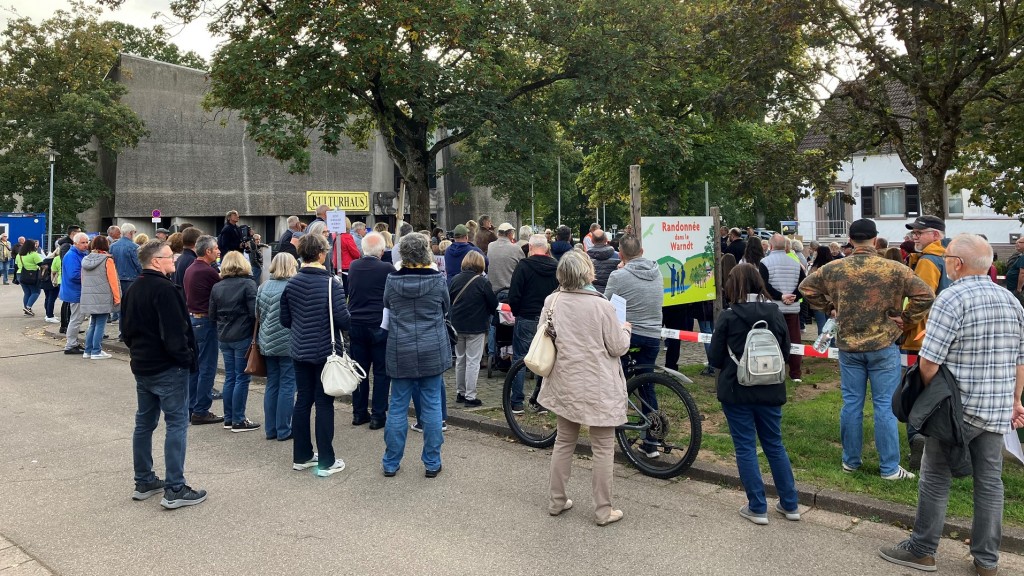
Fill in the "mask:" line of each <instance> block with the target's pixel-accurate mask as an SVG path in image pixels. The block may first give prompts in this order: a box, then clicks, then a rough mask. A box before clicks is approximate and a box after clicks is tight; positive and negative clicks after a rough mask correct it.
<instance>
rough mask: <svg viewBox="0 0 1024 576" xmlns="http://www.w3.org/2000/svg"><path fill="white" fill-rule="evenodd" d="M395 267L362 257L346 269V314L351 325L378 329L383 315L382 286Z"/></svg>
mask: <svg viewBox="0 0 1024 576" xmlns="http://www.w3.org/2000/svg"><path fill="white" fill-rule="evenodd" d="M394 271H395V267H394V266H392V265H391V264H388V263H387V262H382V261H381V259H380V258H374V257H373V256H363V257H362V258H360V259H359V260H356V261H354V262H352V266H350V267H349V269H348V312H349V314H350V315H351V316H352V323H353V324H359V325H365V326H372V327H373V328H378V327H380V323H381V321H382V320H383V315H384V285H385V284H387V281H388V275H389V274H391V273H392V272H394Z"/></svg>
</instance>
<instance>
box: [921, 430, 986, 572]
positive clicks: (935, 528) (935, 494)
mask: <svg viewBox="0 0 1024 576" xmlns="http://www.w3.org/2000/svg"><path fill="white" fill-rule="evenodd" d="M963 430H964V442H965V443H966V444H967V449H968V451H969V452H970V455H971V464H972V467H973V468H974V518H973V520H972V523H971V555H973V556H974V559H975V560H977V561H978V564H979V565H981V566H983V567H985V568H995V566H996V564H998V563H999V541H1000V539H1001V538H1002V535H1003V496H1004V494H1003V477H1002V470H1003V437H1002V435H1001V434H995V433H993V432H986V431H984V430H982V429H981V428H975V427H974V426H971V425H970V424H967V423H964V425H963ZM950 477H951V475H950V471H949V462H947V461H946V456H945V454H944V453H943V451H942V447H941V445H940V444H939V442H938V441H937V440H934V439H932V438H928V439H926V440H925V445H924V458H923V459H922V460H921V480H920V482H919V483H918V485H917V494H918V496H917V518H916V519H915V520H914V531H913V532H912V533H911V535H910V548H911V550H913V551H914V553H915V554H917V555H919V556H920V555H928V556H931V555H934V554H935V551H936V550H937V549H938V547H939V539H940V538H942V526H943V524H945V522H946V506H947V505H948V503H949V485H950Z"/></svg>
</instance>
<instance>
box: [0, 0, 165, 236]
mask: <svg viewBox="0 0 1024 576" xmlns="http://www.w3.org/2000/svg"><path fill="white" fill-rule="evenodd" d="M98 14H99V10H98V9H96V8H89V7H85V6H84V5H82V4H75V5H74V8H73V10H72V11H71V12H66V11H62V10H59V11H57V12H55V13H54V15H53V16H52V17H51V18H48V19H46V20H44V21H42V22H41V23H40V24H38V25H37V24H33V23H32V22H31V21H30V20H29V19H27V18H16V19H13V20H11V21H9V22H8V24H7V27H6V28H5V29H4V30H3V32H2V33H0V207H2V209H5V210H12V209H14V208H15V207H16V206H17V205H18V203H19V201H20V203H21V206H22V208H23V209H24V210H26V211H33V212H45V211H46V210H47V209H48V204H49V183H50V180H49V178H50V173H49V166H48V160H47V158H46V157H45V156H44V154H43V153H44V152H45V151H46V150H47V149H51V148H52V149H53V150H56V151H57V152H58V153H59V154H60V157H59V158H58V160H57V162H56V165H55V176H54V214H53V215H52V220H53V224H54V228H55V229H59V228H60V227H63V226H65V225H66V224H70V223H74V222H78V217H77V214H79V213H80V212H82V211H84V210H85V209H87V208H90V207H92V206H94V205H95V204H96V201H97V200H98V199H99V198H100V197H101V196H103V195H105V194H108V193H109V191H108V189H107V187H106V186H105V185H104V184H103V182H102V180H101V179H100V177H99V176H98V175H97V173H96V161H97V158H98V155H99V154H111V155H114V154H117V153H118V152H119V151H121V150H123V149H125V148H129V147H133V146H135V145H136V144H137V143H138V140H139V138H141V137H142V136H144V135H145V134H146V130H145V128H144V126H143V124H142V121H141V120H140V119H139V118H138V117H137V116H136V115H135V113H134V112H132V111H131V110H130V109H129V108H128V107H127V106H125V105H123V104H120V103H119V102H118V99H119V98H120V97H121V96H122V95H123V94H124V92H125V90H126V89H125V87H124V86H122V85H119V84H117V83H114V82H112V81H110V80H107V79H106V75H107V73H108V72H109V71H110V67H111V66H112V65H113V64H114V62H115V60H116V58H117V53H118V51H117V44H116V43H115V42H114V41H113V40H111V38H110V37H109V36H108V35H107V34H106V32H105V27H104V25H102V24H101V23H100V22H99V21H98V20H97V17H98Z"/></svg>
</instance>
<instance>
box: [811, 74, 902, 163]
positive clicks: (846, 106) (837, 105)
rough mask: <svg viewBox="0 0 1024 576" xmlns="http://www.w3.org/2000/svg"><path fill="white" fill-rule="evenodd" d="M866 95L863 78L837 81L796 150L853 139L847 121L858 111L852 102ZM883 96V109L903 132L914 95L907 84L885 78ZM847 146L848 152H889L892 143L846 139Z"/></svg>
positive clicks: (818, 147) (863, 98)
mask: <svg viewBox="0 0 1024 576" xmlns="http://www.w3.org/2000/svg"><path fill="white" fill-rule="evenodd" d="M868 98H870V95H869V93H868V89H867V85H866V83H864V82H863V81H847V82H842V83H840V84H839V86H837V87H836V89H835V91H834V92H833V93H832V95H831V96H830V97H829V98H828V100H826V101H825V103H824V104H822V107H821V111H820V112H819V113H818V116H817V118H815V119H814V121H813V122H812V123H811V126H810V128H808V130H807V134H805V135H804V138H803V140H801V141H800V144H799V146H798V147H797V150H799V151H800V152H805V151H807V150H817V149H822V148H825V147H826V146H828V145H830V144H833V143H836V142H840V143H841V142H844V141H848V140H851V139H852V138H854V137H855V135H854V134H851V130H850V124H851V122H852V121H853V118H852V117H853V116H854V114H856V113H861V112H859V111H856V104H855V101H868ZM884 99H885V105H886V108H887V109H889V110H890V111H891V113H892V114H893V115H894V116H895V117H896V120H897V122H898V123H899V125H900V127H901V128H902V129H903V130H904V131H907V130H909V129H910V127H911V123H912V120H913V115H914V111H915V106H914V100H913V97H912V96H911V94H910V92H909V91H908V90H907V89H906V87H905V86H904V85H903V84H901V83H900V82H898V81H896V80H887V81H886V82H885V96H884ZM862 140H863V139H862ZM846 146H847V147H848V148H849V149H850V150H849V151H850V153H851V154H854V153H857V152H865V151H867V150H868V149H871V150H872V151H877V152H880V153H891V152H892V146H891V145H890V144H889V143H888V142H887V141H885V142H882V143H880V144H878V145H875V144H874V143H872V142H865V141H859V142H848V143H846Z"/></svg>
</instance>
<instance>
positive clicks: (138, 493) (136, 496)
mask: <svg viewBox="0 0 1024 576" xmlns="http://www.w3.org/2000/svg"><path fill="white" fill-rule="evenodd" d="M163 491H164V481H163V480H161V479H159V478H156V479H155V480H153V481H152V482H136V483H135V491H134V492H132V500H136V501H140V500H145V499H147V498H149V497H150V496H156V495H157V494H159V493H161V492H163Z"/></svg>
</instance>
